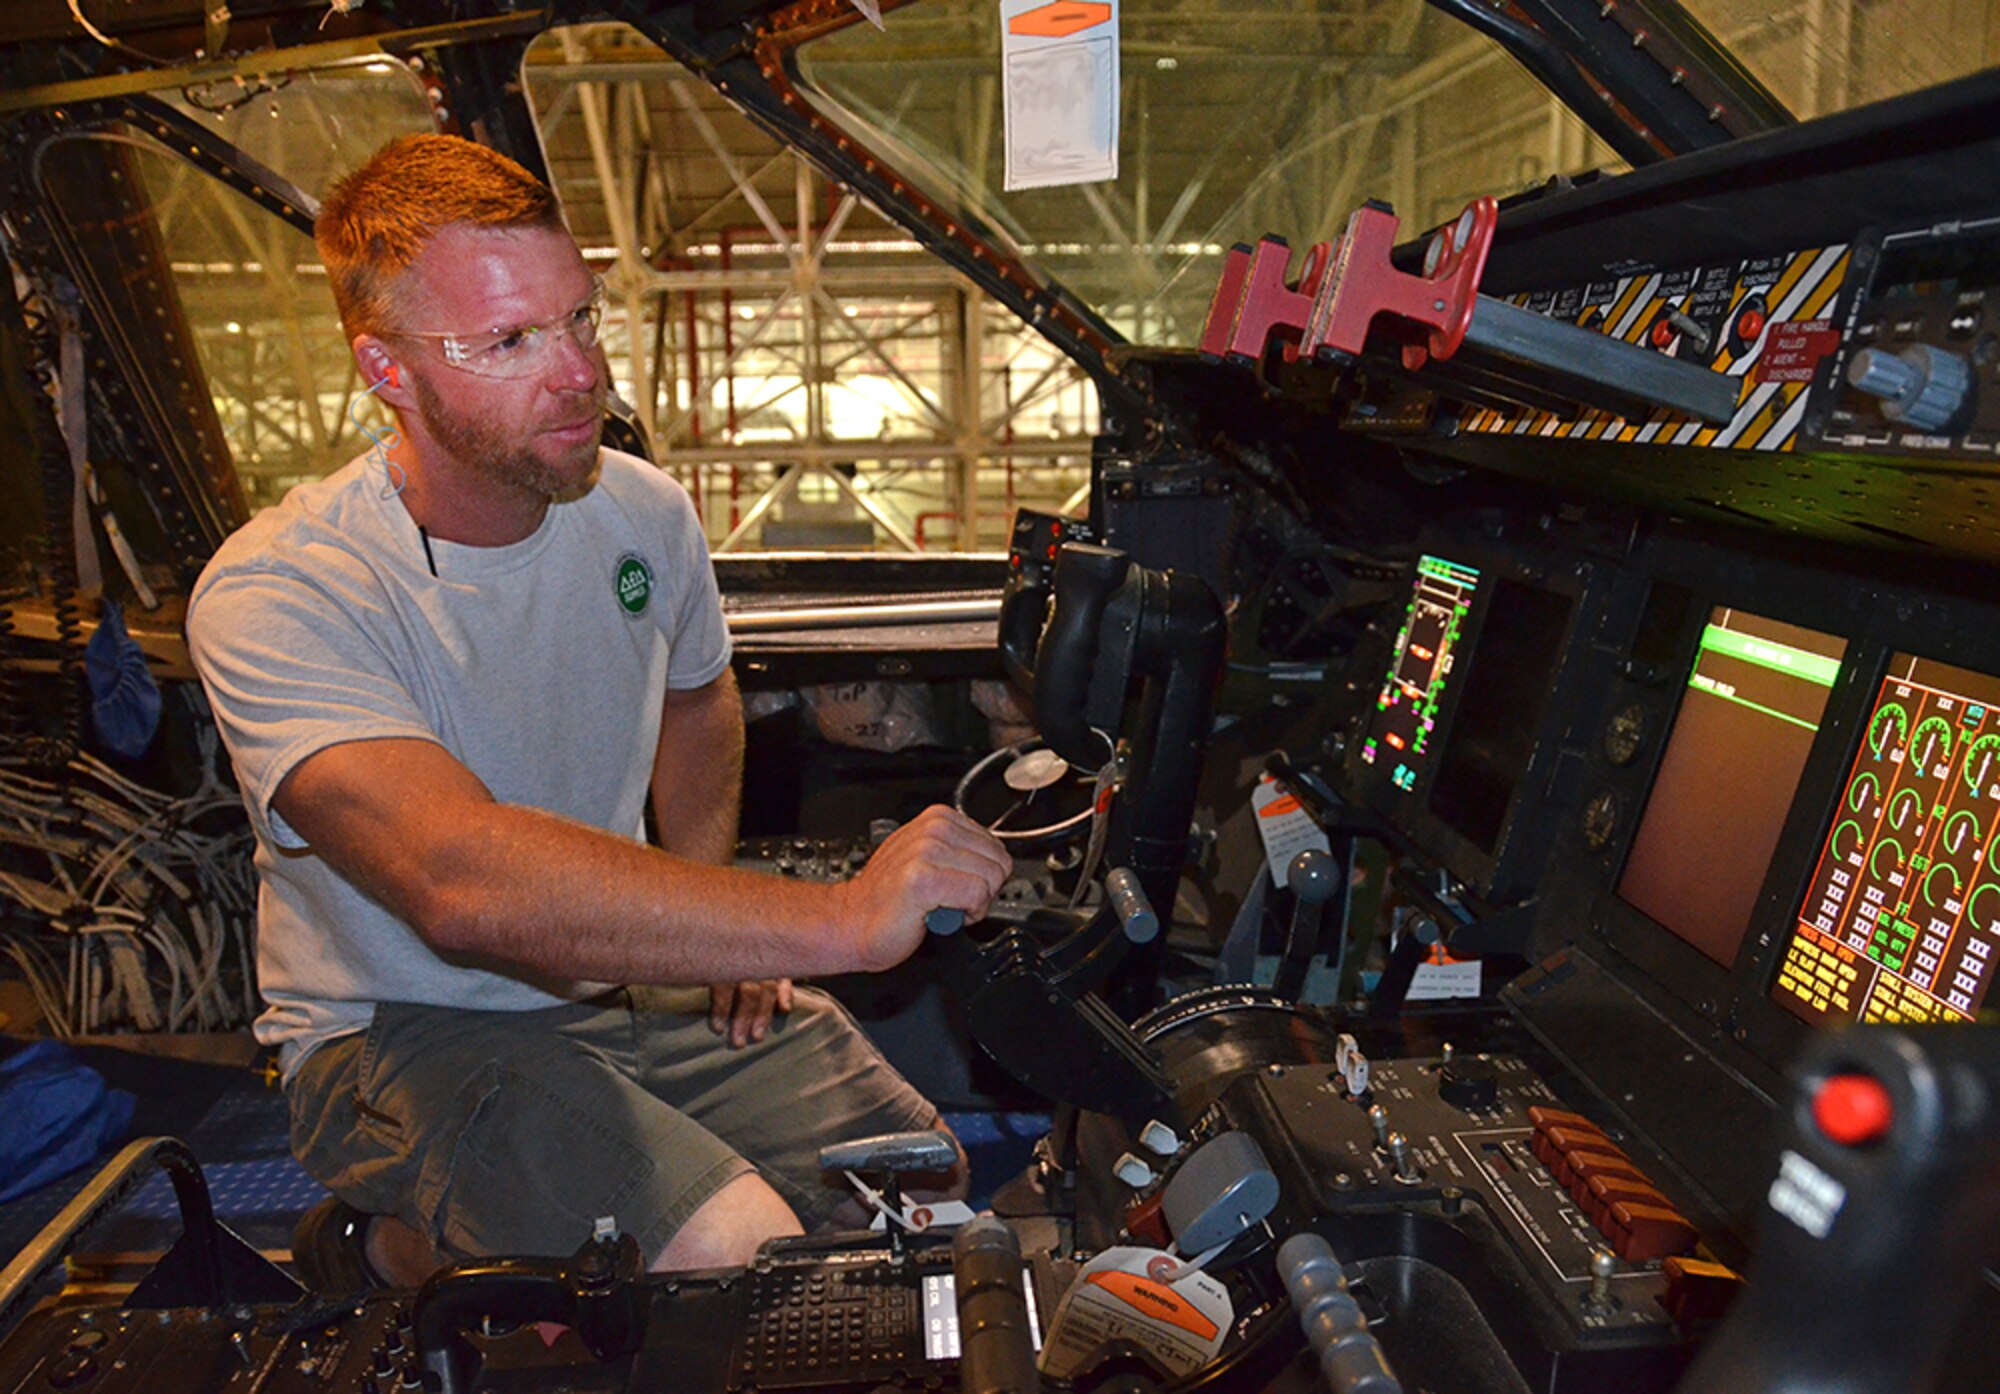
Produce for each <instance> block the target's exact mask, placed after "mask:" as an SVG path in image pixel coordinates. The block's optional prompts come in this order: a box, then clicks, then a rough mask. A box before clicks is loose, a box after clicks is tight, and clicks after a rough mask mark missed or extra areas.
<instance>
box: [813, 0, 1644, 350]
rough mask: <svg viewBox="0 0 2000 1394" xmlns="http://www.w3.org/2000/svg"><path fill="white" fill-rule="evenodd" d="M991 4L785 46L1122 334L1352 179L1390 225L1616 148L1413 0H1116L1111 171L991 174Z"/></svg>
mask: <svg viewBox="0 0 2000 1394" xmlns="http://www.w3.org/2000/svg"><path fill="white" fill-rule="evenodd" d="M996 13H997V12H996V10H995V8H994V6H992V5H991V4H986V3H976V2H975V0H936V3H930V2H929V0H927V3H924V4H921V5H913V6H910V7H908V8H906V9H901V10H897V11H893V12H892V13H890V14H889V15H888V16H886V17H885V19H886V32H881V33H878V32H876V30H874V29H873V28H871V27H869V26H867V25H861V24H857V25H852V26H849V27H848V28H846V29H843V30H841V31H839V32H837V33H834V34H831V35H828V36H827V37H825V38H822V39H819V40H816V41H814V42H812V43H810V44H808V45H806V46H805V47H804V48H802V49H801V50H800V51H799V55H798V66H799V75H800V78H801V80H802V84H803V85H804V86H806V87H807V88H808V90H809V92H810V93H811V95H813V96H814V98H815V99H816V100H818V101H820V102H822V103H824V104H825V105H826V106H827V108H828V109H829V114H831V115H834V116H835V119H837V120H838V121H840V122H841V124H843V125H847V126H849V127H850V129H852V130H854V132H855V134H857V135H859V136H861V137H862V138H863V139H864V140H865V141H867V142H869V143H871V144H874V143H876V142H878V141H879V142H880V145H881V146H882V147H883V148H884V153H885V154H888V155H889V157H890V158H891V159H892V160H897V161H898V162H899V163H900V162H901V161H902V160H904V159H908V160H909V162H910V163H909V165H908V166H906V167H905V168H906V172H908V173H911V174H912V175H914V176H916V177H918V178H919V179H920V180H921V181H922V182H924V183H925V184H926V185H927V186H929V187H930V189H931V192H932V193H934V194H935V195H938V196H949V197H953V198H955V199H956V200H957V201H958V204H959V206H960V207H961V208H962V209H963V210H965V212H967V213H969V214H973V215H976V216H978V217H979V218H981V219H982V220H983V221H985V222H986V223H988V224H989V225H990V226H992V227H993V228H995V229H997V230H999V231H1000V232H1002V233H1003V234H1004V235H1005V236H1007V237H1008V238H1010V239H1012V240H1013V242H1014V243H1015V244H1016V248H1017V250H1018V251H1019V252H1020V253H1021V255H1022V256H1023V258H1024V259H1025V260H1026V261H1028V262H1029V263H1031V264H1033V265H1035V266H1037V267H1039V268H1040V269H1041V270H1042V271H1044V272H1045V273H1046V274H1048V275H1049V276H1051V277H1052V278H1053V279H1055V280H1056V281H1058V282H1060V283H1061V284H1062V285H1064V286H1065V287H1067V288H1068V289H1069V290H1070V291H1071V292H1072V293H1073V294H1075V295H1076V296H1077V297H1078V298H1079V299H1081V300H1083V301H1084V302H1086V303H1087V304H1089V305H1090V306H1091V307H1092V308H1093V309H1095V310H1096V311H1097V312H1098V313H1099V314H1100V315H1101V316H1103V317H1104V319H1105V320H1107V321H1108V322H1109V323H1110V324H1111V325H1112V326H1113V327H1114V328H1115V329H1117V330H1118V331H1119V332H1120V333H1121V334H1123V335H1124V336H1125V337H1126V338H1128V339H1130V340H1131V341H1133V342H1135V343H1139V344H1146V345H1157V346H1174V347H1185V346H1190V345H1192V344H1193V343H1194V341H1195V340H1196V339H1197V338H1198V337H1199V335H1200V332H1201V321H1202V316H1203V313H1204V312H1205V310H1206V309H1207V305H1208V300H1209V297H1210V295H1211V294H1212V293H1213V291H1214V288H1215V280H1216V276H1217V274H1218V272H1219V271H1220V269H1221V266H1222V258H1223V255H1224V254H1225V253H1226V252H1227V251H1228V249H1229V246H1230V244H1231V243H1233V242H1237V241H1244V240H1254V239H1255V238H1257V237H1258V236H1260V235H1261V234H1263V233H1265V232H1275V233H1278V234H1280V235H1282V236H1284V237H1286V238H1287V239H1288V240H1290V241H1291V243H1292V244H1293V245H1294V246H1304V245H1307V244H1309V243H1312V242H1317V241H1323V240H1325V239H1327V238H1329V237H1332V236H1334V235H1336V234H1337V233H1338V232H1339V231H1340V228H1341V227H1342V225H1343V224H1344V223H1345V222H1346V220H1347V216H1348V214H1349V213H1350V212H1352V211H1353V210H1354V208H1355V207H1356V206H1358V205H1359V204H1360V203H1362V202H1363V201H1364V200H1366V199H1369V198H1380V199H1386V200H1387V201H1389V202H1390V203H1391V204H1393V205H1394V207H1395V209H1396V211H1397V213H1398V214H1399V215H1400V216H1401V217H1402V219H1403V226H1404V229H1405V230H1406V231H1407V232H1410V233H1415V232H1416V231H1417V230H1419V229H1420V228H1423V227H1427V226H1431V225H1433V224H1435V223H1437V222H1440V221H1442V220H1444V219H1446V218H1448V217H1450V216H1452V215H1453V214H1455V213H1456V212H1458V210H1459V209H1460V208H1461V207H1463V205H1464V204H1465V202H1466V201H1467V200H1468V199H1470V198H1473V197H1475V196H1476V195H1479V194H1482V193H1491V192H1495V191H1504V190H1511V189H1520V188H1524V187H1527V186H1529V185H1532V184H1536V183H1539V182H1541V181H1543V180H1545V179H1547V178H1549V177H1550V176H1552V175H1574V174H1577V173H1580V172H1582V171H1585V170H1590V169H1605V170H1614V169H1620V168H1623V164H1622V162H1620V161H1619V160H1618V159H1617V157H1616V156H1615V155H1614V154H1613V153H1612V152H1611V151H1610V149H1609V148H1607V147H1606V146H1605V145H1604V144H1603V142H1601V141H1600V140H1598V139H1597V138H1596V137H1595V136H1594V135H1593V134H1592V133H1591V132H1590V131H1589V130H1588V129H1587V128H1586V127H1585V126H1584V125H1583V123H1582V122H1581V121H1579V120H1578V119H1577V118H1576V116H1575V115H1573V114H1572V113H1571V112H1570V111H1569V110H1568V109H1567V108H1566V107H1564V106H1563V105H1562V104H1561V103H1560V102H1558V101H1557V100H1556V99H1555V98H1554V97H1553V96H1551V95H1550V94H1549V92H1548V91H1547V90H1546V89H1545V88H1543V87H1542V86H1541V85H1540V84H1539V83H1537V82H1536V81H1535V79H1534V78H1533V77H1531V76H1530V75H1529V74H1528V73H1527V72H1526V71H1525V70H1524V69H1523V68H1521V67H1520V66H1519V65H1518V64H1517V63H1515V62H1514V60H1513V59H1512V58H1510V57H1509V56H1508V55H1507V53H1506V52H1505V51H1504V50H1502V49H1501V48H1500V47H1499V46H1498V45H1496V44H1495V43H1493V42H1492V41H1491V40H1490V39H1487V38H1485V37H1484V36H1482V35H1480V34H1477V33H1474V32H1473V31H1472V30H1470V29H1468V28H1466V27H1465V26H1464V25H1462V24H1459V23H1457V22H1455V21H1453V20H1452V19H1450V18H1449V17H1447V16H1446V15H1444V14H1442V13H1440V12H1438V11H1437V10H1435V9H1432V8H1431V7H1429V6H1427V5H1424V4H1421V3H1419V2H1418V0H1364V2H1363V3H1346V2H1345V0H1343V3H1338V4H1335V3H1319V4H1311V5H1300V4H1295V3H1276V2H1275V0H1250V2H1249V3H1243V4H1236V5H1230V6H1227V7H1223V8H1214V9H1210V8H1206V7H1203V8H1193V7H1188V6H1184V5H1181V4H1178V3H1175V0H1125V3H1124V5H1123V14H1122V21H1121V23H1122V32H1121V44H1120V50H1121V52H1120V61H1121V79H1122V81H1121V88H1122V92H1121V96H1122V108H1123V112H1122V115H1123V120H1122V132H1121V136H1120V162H1119V175H1118V178H1117V180H1116V181H1115V182H1110V183H1103V184H1080V185H1074V186H1070V187H1063V188H1043V189H1030V190H1024V191H1020V192H1015V193H1006V192H1003V191H1002V188H1003V166H1004V155H1003V144H1002V142H1003V139H1004V133H1003V130H1002V125H1001V108H1002V103H1001V98H1000V94H999V92H998V90H997V87H998V84H999V82H1000V77H999V73H1000V44H1001V35H1000V24H999V22H998V20H997V18H996Z"/></svg>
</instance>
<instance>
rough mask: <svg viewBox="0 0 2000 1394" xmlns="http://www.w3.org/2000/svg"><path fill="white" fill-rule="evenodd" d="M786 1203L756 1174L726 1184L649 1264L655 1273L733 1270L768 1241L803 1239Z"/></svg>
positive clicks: (795, 1219)
mask: <svg viewBox="0 0 2000 1394" xmlns="http://www.w3.org/2000/svg"><path fill="white" fill-rule="evenodd" d="M803 1233H805V1230H804V1229H803V1228H801V1227H800V1225H799V1217H798V1216H797V1215H795V1214H793V1213H792V1207H791V1206H789V1205H787V1204H786V1203H785V1198H784V1197H783V1196H781V1195H779V1194H778V1193H777V1192H776V1191H774V1190H772V1189H771V1186H770V1183H768V1182H767V1181H765V1180H764V1178H763V1177H761V1176H759V1175H757V1174H756V1173H755V1172H744V1173H743V1174H742V1175H740V1176H738V1177H736V1178H734V1179H733V1180H731V1181H729V1182H727V1183H725V1184H724V1185H723V1187H722V1189H721V1190H719V1191H717V1192H716V1193H715V1194H714V1195H712V1196H710V1197H709V1198H708V1199H707V1200H705V1201H703V1202H702V1203H701V1205H700V1207H699V1208H697V1209H696V1210H695V1212H694V1214H692V1215H690V1216H688V1218H687V1221H686V1222H685V1223H684V1224H682V1225H681V1227H680V1228H679V1229H678V1230H675V1231H674V1237H673V1238H672V1239H670V1240H668V1241H667V1246H666V1248H664V1249H662V1250H660V1252H659V1254H658V1255H657V1256H655V1258H654V1259H653V1271H654V1272H655V1273H668V1272H677V1271H680V1270H683V1269H690V1268H736V1267H740V1266H742V1265H743V1264H746V1263H748V1262H749V1261H750V1260H751V1259H752V1258H753V1257H754V1256H755V1255H756V1253H757V1250H758V1249H759V1248H760V1247H761V1246H762V1245H763V1243H764V1241H765V1240H767V1239H777V1238H780V1237H784V1236H789V1235H796V1234H803Z"/></svg>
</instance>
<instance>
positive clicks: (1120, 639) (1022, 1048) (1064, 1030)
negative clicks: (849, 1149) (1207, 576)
mask: <svg viewBox="0 0 2000 1394" xmlns="http://www.w3.org/2000/svg"><path fill="white" fill-rule="evenodd" d="M1051 592H1052V593H1051V596H1050V600H1049V604H1048V616H1047V619H1046V622H1045V623H1043V624H1042V625H1041V628H1040V638H1039V640H1038V641H1037V642H1036V645H1035V652H1034V662H1033V666H1032V668H1028V669H1026V671H1025V672H1024V673H1023V676H1025V677H1027V678H1028V680H1029V682H1030V684H1031V686H1032V688H1033V692H1034V706H1035V721H1036V725H1037V726H1038V727H1039V728H1040V730H1041V733H1042V738H1043V739H1044V740H1045V741H1046V742H1047V743H1048V745H1049V748H1050V749H1051V750H1054V751H1055V752H1056V753H1057V754H1058V755H1060V756H1062V757H1063V758H1064V759H1066V760H1068V761H1070V762H1071V763H1072V764H1074V765H1078V766H1080V767H1082V768H1085V769H1088V768H1091V767H1092V765H1093V763H1094V762H1095V761H1096V760H1097V759H1098V758H1100V757H1101V754H1102V751H1103V741H1102V740H1101V739H1100V738H1099V737H1098V736H1097V734H1096V733H1097V732H1099V731H1104V732H1118V733H1120V734H1121V735H1122V736H1123V737H1125V739H1124V742H1123V745H1124V751H1123V759H1124V762H1125V766H1126V773H1125V779H1124V785H1123V789H1122V791H1121V793H1120V795H1119V797H1118V800H1117V802H1116V803H1115V804H1114V805H1113V806H1112V810H1111V814H1110V822H1109V825H1108V827H1107V828H1106V830H1105V839H1104V860H1105V864H1106V865H1108V866H1110V867H1112V868H1113V870H1112V871H1111V872H1110V874H1109V875H1108V876H1107V877H1106V878H1105V889H1106V895H1105V903H1104V906H1103V908H1102V909H1100V910H1099V911H1098V912H1097V913H1096V915H1095V916H1093V917H1091V918H1090V919H1088V920H1087V921H1079V920H1078V919H1076V918H1075V917H1065V916H1064V915H1063V914H1061V913H1060V912H1049V911H1044V912H1038V913H1037V914H1036V915H1034V916H1030V917H1029V919H1028V921H1027V922H1026V923H1024V924H1022V925H1021V926H1018V927H1009V928H1007V929H1004V930H1002V931H1001V932H1000V933H999V934H997V935H996V936H994V937H993V938H991V939H989V940H988V941H986V942H984V943H972V942H969V939H968V937H967V936H963V935H959V934H958V930H959V929H960V928H961V927H962V926H963V924H964V920H965V917H964V915H963V914H962V913H960V912H958V911H956V910H950V909H938V910H933V911H932V912H931V913H930V915H929V916H927V917H926V921H925V923H926V925H927V927H928V928H929V929H930V931H931V933H932V935H933V936H934V937H937V938H939V939H941V940H944V941H946V942H947V943H948V944H949V946H950V947H949V949H948V950H947V951H946V952H945V953H943V954H941V955H940V963H941V966H942V970H943V971H944V972H945V974H946V975H947V976H948V977H950V978H951V979H952V980H953V982H954V984H955V985H956V987H957V988H958V990H959V992H960V995H961V997H962V999H963V1001H964V1004H965V1010H966V1013H967V1016H968V1018H969V1020H970V1025H971V1030H972V1036H973V1039H974V1040H976V1041H978V1042H979V1044H980V1046H981V1048H982V1049H984V1050H985V1051H986V1053H987V1054H988V1055H991V1056H992V1057H993V1058H994V1059H995V1060H996V1061H998V1062H999V1063H1000V1064H1001V1065H1002V1066H1003V1067H1004V1068H1005V1069H1006V1070H1007V1071H1008V1072H1009V1073H1010V1074H1012V1075H1013V1076H1014V1077H1015V1078H1017V1079H1019V1080H1020V1081H1021V1082H1022V1083H1024V1084H1026V1085H1028V1086H1029V1087H1030V1088H1032V1089H1035V1090H1037V1091H1038V1092H1040V1093H1042V1094H1044V1095H1046V1096H1048V1097H1049V1098H1052V1099H1056V1100H1059V1101H1061V1102H1064V1103H1069V1104H1074V1105H1075V1106H1077V1107H1078V1108H1083V1109H1088V1110H1092V1111H1096V1112H1102V1113H1113V1114H1118V1115H1120V1116H1123V1117H1127V1118H1131V1119H1134V1120H1135V1121H1143V1120H1144V1119H1145V1118H1147V1117H1149V1116H1153V1115H1154V1114H1156V1113H1158V1112H1159V1111H1160V1109H1161V1108H1163V1107H1165V1106H1166V1103H1167V1101H1168V1100H1170V1099H1171V1097H1172V1093H1173V1089H1172V1084H1171V1081H1170V1080H1169V1079H1168V1078H1167V1076H1166V1075H1165V1073H1164V1071H1163V1070H1162V1069H1161V1067H1160V1063H1159V1061H1158V1059H1157V1058H1156V1057H1155V1056H1154V1055H1153V1053H1152V1051H1151V1050H1149V1049H1148V1048H1147V1047H1146V1046H1145V1045H1144V1043H1142V1042H1141V1041H1140V1040H1139V1039H1138V1038H1137V1037H1136V1036H1134V1035H1133V1034H1132V1031H1131V1029H1130V1028H1129V1027H1128V1026H1127V1025H1126V1024H1125V1018H1126V1017H1128V1016H1132V1015H1136V1014H1137V1013H1138V1012H1140V1011H1143V1010H1144V1009H1145V1008H1146V1007H1148V1006H1150V1005H1151V1000H1150V999H1151V997H1152V996H1153V994H1154V992H1155V989H1156V984H1157V981H1158V976H1159V959H1160V954H1161V951H1162V949H1163V946H1164V938H1163V936H1162V934H1161V932H1160V931H1161V926H1162V924H1163V923H1164V917H1165V915H1166V914H1168V913H1170V912H1171V908H1172V906H1173V903H1174V896H1175V894H1176V892H1177V890H1178V886H1179V882H1180V875H1181V870H1182V868H1183V867H1184V866H1185V865H1186V863H1187V858H1188V829H1189V827H1190V825H1191V823H1192V821H1193V818H1194V804H1195V794H1196V788H1197V782H1198V781H1199V779H1200V775H1201V764H1202V757H1203V755H1204V753H1205V752H1206V749H1207V745H1208V735H1209V727H1210V725H1211V722H1212V720H1213V718H1214V713H1215V691H1216V686H1217V684H1218V682H1219V681H1220V679H1221V676H1222V661H1223V653H1224V644H1225V641H1226V638H1227V633H1228V630H1227V625H1226V622H1225V620H1224V617H1223V613H1222V605H1221V602H1220V601H1219V600H1217V599H1216V596H1215V592H1214V591H1212V590H1210V589H1209V587H1208V585H1207V584H1206V583H1205V582H1203V581H1202V580H1200V579H1199V578H1197V577H1192V576H1182V575H1180V574H1178V573H1175V572H1171V571H1154V570H1149V569H1148V568H1145V567H1141V566H1136V565H1134V564H1133V562H1132V559H1131V558H1130V557H1128V556H1127V555H1126V554H1125V553H1123V552H1120V551H1117V550H1115V549H1113V548H1109V547H1098V546H1092V545H1089V544H1086V543H1075V542H1072V543H1068V544H1066V545H1064V546H1063V547H1062V548H1061V550H1060V552H1059V553H1058V555H1057V559H1056V565H1055V575H1054V582H1053V586H1052V587H1051ZM1033 599H1034V595H1033V592H1032V591H1028V590H1023V591H1021V592H1020V593H1019V594H1018V595H1017V596H1010V601H1011V602H1012V603H1013V605H1014V607H1015V612H1016V618H1017V619H1018V618H1019V613H1020V607H1021V606H1023V605H1025V604H1028V603H1030V602H1031V601H1032V600H1033ZM1002 627H1003V630H1007V629H1008V628H1009V625H1008V617H1007V615H1006V613H1005V612H1003V616H1002ZM1012 628H1013V630H1014V631H1015V632H1016V633H1017V634H1019V633H1022V632H1024V631H1025V628H1026V626H1025V625H1021V624H1016V625H1014V626H1013V627H1012ZM1135 684H1136V685H1137V688H1138V691H1137V696H1136V699H1135V698H1134V697H1133V688H1134V685H1135ZM1128 712H1129V713H1130V716H1129V719H1128ZM1155 907H1158V908H1157V909H1156V908H1155ZM1115 968H1116V969H1121V970H1122V971H1121V972H1120V973H1119V976H1118V978H1117V980H1116V982H1115V983H1113V984H1112V986H1111V987H1110V988H1108V989H1106V991H1107V995H1108V996H1110V997H1112V998H1113V1002H1112V1004H1111V1005H1107V1003H1106V1002H1105V1001H1104V1000H1103V999H1100V998H1099V997H1098V996H1097V992H1096V990H1097V989H1099V988H1100V987H1103V985H1104V984H1106V983H1107V982H1108V981H1110V980H1111V975H1112V970H1113V969H1115ZM1114 1007H1115V1008H1116V1009H1115V1010H1114Z"/></svg>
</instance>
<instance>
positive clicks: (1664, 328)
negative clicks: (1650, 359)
mask: <svg viewBox="0 0 2000 1394" xmlns="http://www.w3.org/2000/svg"><path fill="white" fill-rule="evenodd" d="M1652 339H1653V347H1654V348H1656V349H1663V348H1666V347H1668V346H1669V345H1670V344H1672V343H1673V341H1674V324H1673V321H1672V320H1670V319H1667V318H1666V317H1665V316H1664V315H1663V316H1661V317H1660V318H1659V319H1656V320H1654V321H1653V334H1652Z"/></svg>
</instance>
